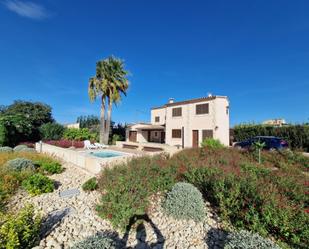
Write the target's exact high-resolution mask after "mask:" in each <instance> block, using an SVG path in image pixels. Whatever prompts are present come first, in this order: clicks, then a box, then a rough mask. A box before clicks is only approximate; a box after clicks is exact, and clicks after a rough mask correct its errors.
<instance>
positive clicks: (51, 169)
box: [40, 162, 63, 174]
mask: <svg viewBox="0 0 309 249" xmlns="http://www.w3.org/2000/svg"><path fill="white" fill-rule="evenodd" d="M40 168H41V169H42V170H43V171H45V172H47V173H50V174H60V173H61V172H62V171H63V168H62V166H61V164H60V163H58V162H43V163H41V165H40Z"/></svg>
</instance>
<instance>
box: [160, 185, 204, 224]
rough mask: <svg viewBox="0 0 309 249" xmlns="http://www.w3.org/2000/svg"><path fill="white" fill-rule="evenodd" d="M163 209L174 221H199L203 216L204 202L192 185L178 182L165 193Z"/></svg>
mask: <svg viewBox="0 0 309 249" xmlns="http://www.w3.org/2000/svg"><path fill="white" fill-rule="evenodd" d="M163 208H164V210H165V212H166V213H167V214H168V215H171V216H173V217H174V218H175V219H193V220H195V221H200V220H202V219H203V218H204V216H205V211H204V201H203V196H202V194H201V192H200V191H199V190H198V189H197V188H196V187H194V186H193V185H192V184H189V183H185V182H179V183H176V184H175V185H174V187H173V188H172V190H171V191H170V192H168V193H167V196H166V200H165V201H164V202H163Z"/></svg>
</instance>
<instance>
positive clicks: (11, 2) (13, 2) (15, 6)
mask: <svg viewBox="0 0 309 249" xmlns="http://www.w3.org/2000/svg"><path fill="white" fill-rule="evenodd" d="M4 5H5V6H6V7H7V8H8V9H9V10H10V11H13V12H15V13H16V14H18V15H20V16H22V17H28V18H31V19H37V20H40V19H44V18H46V17H48V16H49V14H48V12H47V10H46V9H45V8H44V7H43V6H42V5H39V4H36V3H33V2H25V1H18V0H7V1H5V2H4Z"/></svg>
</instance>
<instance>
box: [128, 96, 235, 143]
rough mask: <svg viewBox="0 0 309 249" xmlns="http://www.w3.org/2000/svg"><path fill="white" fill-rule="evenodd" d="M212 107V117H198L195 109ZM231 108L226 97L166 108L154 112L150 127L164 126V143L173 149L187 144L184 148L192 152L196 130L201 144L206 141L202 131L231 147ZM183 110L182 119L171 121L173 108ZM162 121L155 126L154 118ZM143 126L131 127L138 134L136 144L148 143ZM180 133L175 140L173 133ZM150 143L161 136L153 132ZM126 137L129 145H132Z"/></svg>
mask: <svg viewBox="0 0 309 249" xmlns="http://www.w3.org/2000/svg"><path fill="white" fill-rule="evenodd" d="M205 103H208V104H209V113H207V114H200V115H197V114H196V105H200V104H205ZM228 106H229V102H228V99H227V98H226V97H218V96H217V97H215V98H213V99H205V100H204V101H198V102H196V103H190V102H189V103H183V104H179V105H177V103H175V105H172V106H165V107H162V108H158V109H152V110H151V123H152V124H153V125H165V143H166V144H167V145H171V146H182V140H184V147H185V148H190V147H192V145H193V136H192V133H193V130H198V144H199V145H200V144H201V142H202V140H203V130H212V132H213V138H215V139H218V140H220V142H221V143H223V144H224V145H226V146H228V145H229V125H230V124H229V109H228V113H227V108H228ZM177 107H181V108H182V116H181V117H172V110H173V108H177ZM156 116H159V117H160V122H157V123H156V122H155V117H156ZM141 125H142V124H136V125H133V126H132V127H130V128H129V129H130V130H132V131H137V142H141V143H145V142H147V141H148V132H147V131H141V130H140V129H138V127H139V126H141ZM173 129H180V130H182V131H183V134H182V136H183V138H172V130H173ZM150 136H151V141H156V142H158V143H159V142H161V132H160V131H158V132H157V137H155V131H151V134H150ZM128 137H129V136H128V134H127V139H126V141H129V139H128Z"/></svg>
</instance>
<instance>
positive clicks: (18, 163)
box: [5, 158, 35, 171]
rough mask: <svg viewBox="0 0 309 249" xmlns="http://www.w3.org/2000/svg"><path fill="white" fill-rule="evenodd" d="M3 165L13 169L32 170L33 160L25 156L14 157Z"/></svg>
mask: <svg viewBox="0 0 309 249" xmlns="http://www.w3.org/2000/svg"><path fill="white" fill-rule="evenodd" d="M5 166H6V167H7V168H8V169H10V170H14V171H21V170H34V169H35V166H34V164H33V162H32V161H31V160H29V159H26V158H15V159H13V160H10V161H8V162H7V163H6V164H5Z"/></svg>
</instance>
